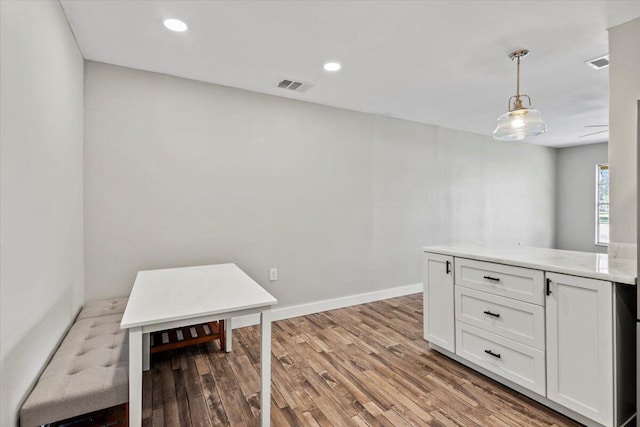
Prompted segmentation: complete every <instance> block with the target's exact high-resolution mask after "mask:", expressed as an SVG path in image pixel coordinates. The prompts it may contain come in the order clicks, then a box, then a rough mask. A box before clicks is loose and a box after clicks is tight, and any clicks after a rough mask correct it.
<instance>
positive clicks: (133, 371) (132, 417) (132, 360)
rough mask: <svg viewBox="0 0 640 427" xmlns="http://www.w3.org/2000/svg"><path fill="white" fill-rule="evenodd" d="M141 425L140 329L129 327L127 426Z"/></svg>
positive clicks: (136, 426) (137, 426) (135, 426)
mask: <svg viewBox="0 0 640 427" xmlns="http://www.w3.org/2000/svg"><path fill="white" fill-rule="evenodd" d="M141 425H142V329H141V328H139V327H138V328H129V426H130V427H140V426H141Z"/></svg>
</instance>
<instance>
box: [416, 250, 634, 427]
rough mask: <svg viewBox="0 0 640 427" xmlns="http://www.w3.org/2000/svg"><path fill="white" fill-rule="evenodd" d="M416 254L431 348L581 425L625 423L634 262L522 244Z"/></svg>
mask: <svg viewBox="0 0 640 427" xmlns="http://www.w3.org/2000/svg"><path fill="white" fill-rule="evenodd" d="M424 252H425V253H424V299H425V300H424V310H425V313H424V322H425V338H426V339H427V340H428V341H430V344H429V345H430V347H431V348H433V349H434V350H436V351H438V352H440V353H442V354H444V355H446V356H448V357H450V358H452V359H454V360H456V361H458V362H460V363H462V364H464V365H466V366H468V367H470V368H472V369H475V370H476V371H478V372H480V373H482V374H484V375H486V376H488V377H490V378H492V379H494V380H496V381H498V382H501V383H502V384H505V385H507V386H508V387H510V388H512V389H514V390H516V391H518V392H519V393H522V394H524V395H525V396H528V397H529V398H531V399H533V400H536V401H538V402H540V403H542V404H544V405H546V406H548V407H550V408H552V409H554V410H556V411H558V412H560V413H562V414H564V415H566V416H568V417H571V418H573V419H574V420H576V421H578V422H580V423H582V424H584V425H586V426H589V427H622V426H625V427H629V426H630V425H632V424H631V423H633V422H634V415H635V413H636V399H635V398H636V385H635V371H636V335H635V331H636V321H635V320H636V315H637V307H636V301H637V300H636V298H637V287H636V277H637V273H636V271H637V269H636V264H635V261H633V262H632V261H630V260H624V259H618V258H608V257H607V255H602V254H591V253H581V252H574V251H562V250H557V249H545V248H528V247H520V246H517V247H493V246H487V245H449V246H432V247H426V248H424ZM450 270H454V272H450ZM546 279H549V280H548V281H547V280H546ZM547 284H548V289H547ZM638 425H640V423H639V424H638Z"/></svg>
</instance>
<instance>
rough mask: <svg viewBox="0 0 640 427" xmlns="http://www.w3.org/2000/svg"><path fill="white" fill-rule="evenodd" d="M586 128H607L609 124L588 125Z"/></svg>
mask: <svg viewBox="0 0 640 427" xmlns="http://www.w3.org/2000/svg"><path fill="white" fill-rule="evenodd" d="M585 127H586V128H607V127H609V125H586V126H585Z"/></svg>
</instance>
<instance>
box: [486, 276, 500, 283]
mask: <svg viewBox="0 0 640 427" xmlns="http://www.w3.org/2000/svg"><path fill="white" fill-rule="evenodd" d="M484 278H485V279H487V280H493V281H494V282H499V281H500V278H499V277H491V276H484Z"/></svg>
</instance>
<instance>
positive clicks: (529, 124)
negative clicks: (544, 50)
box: [493, 49, 547, 141]
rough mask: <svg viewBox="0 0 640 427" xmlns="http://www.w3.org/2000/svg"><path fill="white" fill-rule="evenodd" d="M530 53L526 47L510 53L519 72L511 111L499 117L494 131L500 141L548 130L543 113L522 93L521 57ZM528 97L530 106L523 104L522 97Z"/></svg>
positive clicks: (529, 135)
mask: <svg viewBox="0 0 640 427" xmlns="http://www.w3.org/2000/svg"><path fill="white" fill-rule="evenodd" d="M528 54H529V51H528V50H526V49H520V50H516V51H515V52H511V53H510V54H509V58H511V60H514V59H516V60H517V62H518V74H517V80H516V81H517V83H516V94H515V95H514V96H512V97H511V98H509V103H508V106H507V108H508V109H509V111H507V112H506V113H504V114H503V115H501V116H500V117H498V126H497V127H496V130H494V131H493V137H494V138H495V139H499V140H500V141H520V140H522V139H525V138H529V137H532V136H536V135H540V134H543V133H545V132H546V131H547V125H546V124H545V123H544V122H543V121H542V114H540V111H538V110H536V109H535V108H531V98H529V95H524V94H523V95H521V94H520V58H524V57H525V56H527V55H528ZM525 97H526V98H527V100H528V101H529V102H528V106H527V107H524V106H523V105H522V99H521V98H525Z"/></svg>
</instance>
